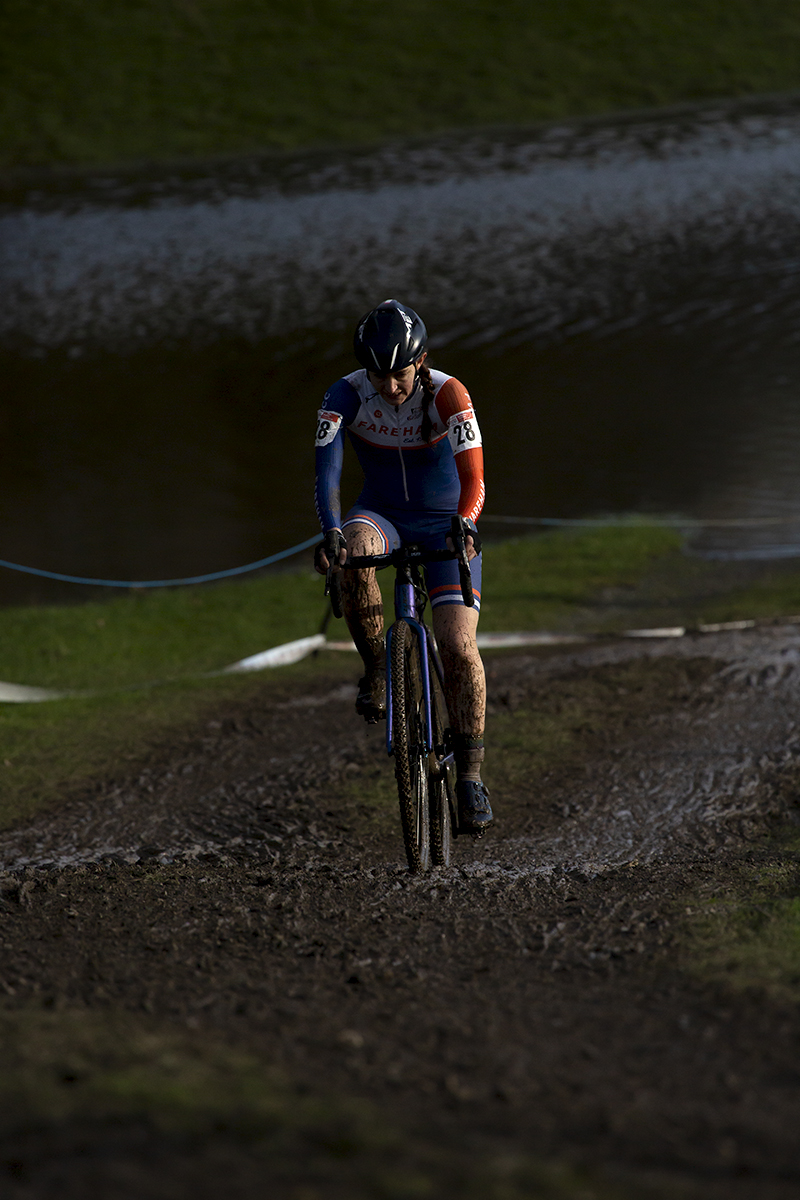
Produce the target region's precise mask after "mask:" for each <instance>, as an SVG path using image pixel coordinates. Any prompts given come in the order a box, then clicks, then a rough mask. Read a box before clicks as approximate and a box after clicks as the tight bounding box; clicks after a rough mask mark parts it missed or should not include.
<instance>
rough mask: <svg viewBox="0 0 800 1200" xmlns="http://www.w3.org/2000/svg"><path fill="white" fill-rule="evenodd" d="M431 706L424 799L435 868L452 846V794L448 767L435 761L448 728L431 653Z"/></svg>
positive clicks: (446, 859)
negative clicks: (430, 749) (430, 744)
mask: <svg viewBox="0 0 800 1200" xmlns="http://www.w3.org/2000/svg"><path fill="white" fill-rule="evenodd" d="M429 672H430V679H431V704H432V706H433V712H432V720H433V744H434V747H435V750H436V754H435V756H432V757H431V760H430V763H429V767H428V798H429V806H430V813H431V861H432V862H433V863H434V865H435V866H438V867H449V865H450V851H451V849H452V845H453V823H452V818H451V806H452V794H451V780H450V768H449V767H446V766H440V765H439V763H438V762H437V761H436V760H437V759H441V758H443V757H444V753H445V749H446V747H445V730H446V728H447V725H448V716H447V705H446V703H445V699H444V694H443V692H442V685H441V684H440V683H439V679H438V676H437V674H436V668H435V666H434V665H433V654H432V653H431V654H430V655H429Z"/></svg>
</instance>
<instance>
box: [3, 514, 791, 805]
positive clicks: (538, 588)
mask: <svg viewBox="0 0 800 1200" xmlns="http://www.w3.org/2000/svg"><path fill="white" fill-rule="evenodd" d="M679 547H680V539H679V537H678V535H677V534H676V533H675V532H673V531H671V530H667V529H662V528H656V527H653V526H648V525H645V524H641V523H638V524H637V523H630V524H627V525H624V526H621V527H608V528H592V529H587V530H582V531H574V532H570V531H557V532H553V533H547V534H544V535H542V536H540V537H537V538H530V539H517V540H515V541H510V542H505V543H501V544H499V545H489V546H487V547H486V550H485V564H484V578H485V584H484V589H483V592H484V607H483V611H482V617H481V629H483V630H503V629H511V630H514V629H518V630H526V629H553V630H567V631H569V630H579V631H581V630H591V629H599V628H602V629H606V630H613V629H624V628H629V627H631V626H635V625H648V624H662V623H673V624H674V623H682V622H684V621H687V620H689V621H692V620H696V619H698V618H701V617H702V618H703V619H707V620H715V619H717V620H722V619H732V618H734V617H739V616H752V615H754V614H755V615H770V616H771V615H779V614H781V613H789V612H796V611H798V609H800V576H798V575H797V574H796V573H795V574H787V573H786V572H785V571H784V573H783V574H781V573H780V572H776V571H775V570H774V569H773V568H763V570H764V575H763V577H762V578H761V580H760V582H759V581H757V580H756V581H753V580H749V581H748V582H747V586H746V587H742V586H741V581H739V584H738V585H737V586H733V585H732V583H731V579H730V578H728V576H727V574H726V572H725V571H724V570H721V568H719V567H718V566H717V565H716V564H706V563H698V562H693V561H688V560H686V559H685V558H684V557H683V556H682V555H681V554H680V549H679ZM389 575H390V573H389V572H385V573H384V574H383V576H382V578H383V583H384V591H385V602H386V606H387V611H389V612H390V611H391V601H390V595H389V588H390V586H391V580H390V578H389ZM714 589H716V590H714ZM698 591H700V592H703V591H704V594H703V595H701V596H700V597H699V598H698V597H697V596H696V595H694V594H691V595H690V594H689V593H696V592H698ZM324 611H325V608H324V601H323V599H322V581H321V579H320V577H319V576H317V575H315V574H314V573H313V572H312V571H311V570H309V569H305V570H302V571H299V572H297V573H292V574H282V575H271V576H266V577H263V578H260V579H254V580H245V581H240V582H238V583H231V584H224V585H217V586H213V587H206V588H202V587H196V588H186V589H176V590H175V591H165V592H150V593H138V594H135V595H129V596H125V597H122V598H119V599H111V600H105V601H96V602H94V603H92V604H86V605H81V606H62V607H41V608H24V609H13V608H12V609H5V610H0V680H3V681H5V682H10V683H19V684H28V685H34V686H40V687H53V688H65V689H77V690H84V691H86V692H87V693H89V694H87V695H84V696H76V697H74V698H71V699H65V700H56V701H47V702H45V703H42V704H19V705H16V704H4V705H0V828H2V827H8V826H9V825H12V824H14V823H15V822H17V821H19V820H21V819H24V818H26V817H28V816H31V815H32V814H33V813H35V812H36V811H37V810H38V809H40V808H41V807H42V806H43V805H48V804H55V803H59V802H62V801H63V800H64V799H65V798H66V797H67V796H68V795H69V794H70V793H72V792H74V790H75V789H76V788H80V787H82V786H84V785H86V784H89V783H90V782H91V781H92V780H97V779H99V778H105V777H108V776H109V775H120V774H130V773H132V772H133V771H134V770H135V769H136V764H137V762H139V761H143V760H145V759H147V758H148V757H149V756H151V755H152V754H153V753H154V752H157V753H162V752H166V750H165V749H164V748H165V747H167V746H168V745H169V744H172V743H174V742H175V741H176V739H179V738H180V737H183V736H190V735H192V736H193V733H194V731H195V730H196V728H197V726H198V724H199V723H200V722H201V721H202V720H203V719H207V718H208V717H209V716H214V717H219V716H220V714H222V715H224V714H225V713H226V712H227V711H229V710H234V709H236V710H238V709H241V708H242V707H245V706H247V705H248V704H249V703H251V701H252V700H255V699H256V698H257V696H259V695H260V694H263V692H264V690H265V689H267V690H269V689H271V688H279V689H280V688H283V687H284V686H285V681H287V680H289V681H291V682H292V686H307V687H308V688H309V690H311V689H313V688H314V687H317V686H320V683H319V681H320V679H321V678H322V676H321V674H320V673H321V672H324V673H325V676H326V679H327V680H328V682H327V683H326V685H325V686H329V680H330V677H331V675H333V676H335V677H336V678H341V679H348V678H354V677H355V676H356V674H357V666H358V663H357V660H356V659H355V656H350V655H339V656H332V655H324V656H323V657H321V658H318V659H313V660H306V661H304V662H302V663H299V664H297V665H296V666H294V667H283V668H280V669H278V670H273V671H267V672H264V673H263V674H258V675H248V676H223V677H216V678H209V677H204V673H205V672H213V671H218V670H219V669H220V668H222V667H224V666H226V665H227V664H229V663H231V662H233V661H235V660H236V659H239V658H242V657H244V656H247V655H250V654H254V653H256V652H258V651H260V650H265V649H267V648H268V647H270V646H275V645H279V644H280V643H282V642H286V641H290V640H293V639H295V638H301V637H306V636H308V635H309V634H313V633H315V632H317V630H318V629H319V627H320V624H321V621H322V617H323V614H324ZM345 635H346V630H345V627H344V625H343V624H342V623H334V624H333V625H332V626H331V627H330V628H329V637H333V638H334V639H336V638H342V637H344V636H345ZM153 684H159V685H160V686H151V685H153ZM548 719H549V718H548V717H547V715H546V714H540V716H539V717H537V721H538V722H539V725H537V729H536V730H534V729H529V730H527V732H526V737H539V738H540V739H544V741H546V742H548V743H549V744H552V747H553V752H554V753H555V752H556V750H557V746H556V743H557V742H558V739H559V738H561V739H562V741H563V738H564V736H565V734H564V730H563V728H562V724H563V723H561V722H560V719H559V722H556V724H555V725H554V726H553V728H552V729H550V728H549V726H547V721H548ZM539 726H541V728H539ZM537 730H538V732H537ZM509 736H511V735H509ZM565 744H566V743H565ZM538 757H541V756H538ZM370 786H371V785H370Z"/></svg>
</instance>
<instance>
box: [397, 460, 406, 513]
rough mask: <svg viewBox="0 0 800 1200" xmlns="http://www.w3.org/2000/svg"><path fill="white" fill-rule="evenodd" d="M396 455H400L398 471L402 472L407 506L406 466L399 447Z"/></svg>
mask: <svg viewBox="0 0 800 1200" xmlns="http://www.w3.org/2000/svg"><path fill="white" fill-rule="evenodd" d="M397 453H398V454H399V455H400V469H401V470H402V472H403V492H404V493H405V497H406V504H408V502H409V501H408V479H407V478H406V464H405V460H404V458H403V449H402V447H401V446H398V447H397Z"/></svg>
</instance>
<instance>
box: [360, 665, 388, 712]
mask: <svg viewBox="0 0 800 1200" xmlns="http://www.w3.org/2000/svg"><path fill="white" fill-rule="evenodd" d="M356 712H357V713H358V715H359V716H360V717H363V718H364V720H365V721H366V722H367V724H368V725H376V724H377V723H378V721H383V720H385V719H386V672H385V671H382V670H375V671H370V672H369V673H368V674H367V675H363V676H362V677H361V679H359V681H358V695H357V696H356Z"/></svg>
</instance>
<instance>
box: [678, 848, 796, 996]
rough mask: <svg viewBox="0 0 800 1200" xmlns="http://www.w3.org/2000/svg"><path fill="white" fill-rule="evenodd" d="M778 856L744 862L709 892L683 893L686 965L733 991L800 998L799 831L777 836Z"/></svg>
mask: <svg viewBox="0 0 800 1200" xmlns="http://www.w3.org/2000/svg"><path fill="white" fill-rule="evenodd" d="M781 841H782V845H781V850H782V851H783V855H782V857H781V859H780V860H778V861H770V862H765V863H758V864H748V866H747V867H746V869H745V871H744V878H743V879H741V880H738V881H736V880H732V881H731V883H730V884H729V886H728V888H727V889H724V890H720V889H718V890H717V891H716V892H715V894H714V895H712V896H711V897H708V896H687V897H686V905H685V915H684V917H683V925H684V942H683V952H684V959H685V965H686V966H687V967H688V969H689V970H690V971H692V973H694V974H696V975H699V976H700V977H701V978H702V979H704V980H707V981H711V982H714V983H718V984H723V985H724V986H726V987H729V988H732V989H733V990H734V991H743V990H755V991H757V992H759V993H761V994H766V995H768V996H770V997H771V998H772V999H775V1000H779V1001H783V1002H788V1003H790V1004H797V1002H798V1000H800V835H798V834H797V831H796V830H795V831H793V833H792V835H791V836H789V837H788V838H787V837H784V838H782V839H781Z"/></svg>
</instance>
